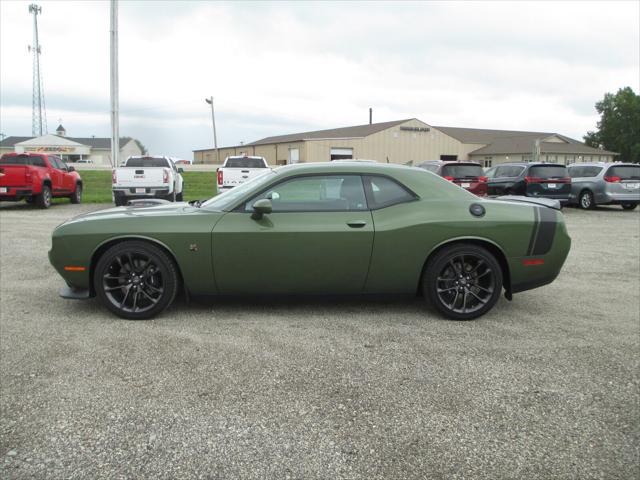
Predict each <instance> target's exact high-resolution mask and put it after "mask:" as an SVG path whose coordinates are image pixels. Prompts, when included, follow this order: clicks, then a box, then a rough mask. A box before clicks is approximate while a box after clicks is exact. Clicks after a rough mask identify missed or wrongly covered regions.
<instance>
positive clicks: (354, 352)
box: [0, 204, 640, 479]
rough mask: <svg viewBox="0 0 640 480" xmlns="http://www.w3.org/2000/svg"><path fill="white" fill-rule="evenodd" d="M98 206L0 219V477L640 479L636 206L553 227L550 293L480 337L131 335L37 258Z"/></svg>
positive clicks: (279, 319)
mask: <svg viewBox="0 0 640 480" xmlns="http://www.w3.org/2000/svg"><path fill="white" fill-rule="evenodd" d="M103 207H104V206H100V205H91V206H86V205H85V206H83V205H79V206H74V205H68V204H63V205H55V206H54V207H52V208H51V209H50V210H48V211H40V210H36V209H33V208H30V207H27V206H25V205H3V206H2V207H0V267H1V277H0V296H1V298H0V308H1V314H0V346H1V354H2V357H1V359H0V386H1V402H0V435H1V437H0V477H2V478H47V479H49V478H54V479H57V478H87V479H98V478H145V477H146V478H206V479H230V478H242V479H252V478H261V479H263V478H278V479H280V478H305V479H309V478H327V479H334V478H367V479H373V478H380V479H396V478H398V479H400V478H401V479H409V478H491V479H500V478H551V477H554V478H579V479H585V478H606V479H613V478H621V479H630V478H638V477H640V467H639V464H640V455H639V452H640V448H639V447H640V425H639V422H640V421H639V419H640V406H639V405H640V404H639V398H640V389H639V383H640V382H639V379H640V365H639V361H638V360H639V358H640V355H639V343H640V341H639V338H640V320H639V318H640V239H639V235H640V211H634V212H623V211H622V210H621V209H620V208H619V207H611V208H600V209H598V210H597V211H590V212H583V211H578V210H575V209H568V210H565V215H566V219H567V223H568V227H569V231H570V234H571V236H572V238H573V248H572V251H571V254H570V256H569V259H568V261H567V264H566V265H565V268H564V270H563V272H562V274H561V275H560V277H559V278H558V280H557V281H556V282H555V283H553V284H551V285H549V286H546V287H543V288H540V289H537V290H533V291H530V292H526V293H522V294H518V295H515V298H514V301H513V302H511V303H510V302H507V301H505V300H504V299H502V300H501V301H500V302H499V304H498V305H497V307H496V308H495V309H494V310H493V311H492V312H491V313H490V314H488V315H486V316H485V317H483V318H481V319H479V320H476V321H474V322H453V321H447V320H443V319H441V318H439V317H437V316H436V315H435V314H433V313H431V312H430V311H428V310H425V308H424V307H423V304H422V301H421V300H419V299H417V300H413V299H410V300H406V299H335V298H334V299H320V300H319V299H306V300H296V301H291V300H290V299H276V300H273V301H259V300H251V301H244V300H229V299H225V300H221V301H199V302H197V303H192V304H189V305H187V304H185V303H184V302H179V303H178V304H177V305H175V306H174V307H173V308H172V309H170V310H169V311H168V312H166V313H165V314H164V315H163V316H161V317H160V318H157V319H155V320H153V321H148V322H128V321H124V320H119V319H117V318H116V317H114V316H112V315H110V314H109V313H108V312H107V311H106V310H105V309H103V308H101V307H100V306H99V305H98V303H97V301H95V300H91V301H85V302H78V301H71V300H63V299H61V298H59V297H58V295H57V291H58V289H59V287H61V286H62V280H61V278H60V277H59V276H58V275H57V274H56V272H55V271H54V270H53V268H52V267H51V266H50V265H49V263H48V260H47V251H48V249H49V247H50V233H51V230H52V229H53V228H54V227H55V226H56V225H57V224H59V223H61V222H62V221H63V220H64V219H66V218H68V217H70V216H73V215H77V214H79V213H81V212H85V211H89V210H94V209H99V208H103Z"/></svg>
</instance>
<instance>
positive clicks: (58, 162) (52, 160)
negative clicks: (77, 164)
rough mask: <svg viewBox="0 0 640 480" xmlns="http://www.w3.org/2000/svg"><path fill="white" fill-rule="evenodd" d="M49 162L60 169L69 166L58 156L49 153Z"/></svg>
mask: <svg viewBox="0 0 640 480" xmlns="http://www.w3.org/2000/svg"><path fill="white" fill-rule="evenodd" d="M49 162H50V163H51V165H52V166H53V168H57V169H58V170H66V169H67V166H66V165H65V164H64V163H63V162H62V160H60V159H59V158H58V157H54V156H52V155H49Z"/></svg>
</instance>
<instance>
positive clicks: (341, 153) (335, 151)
mask: <svg viewBox="0 0 640 480" xmlns="http://www.w3.org/2000/svg"><path fill="white" fill-rule="evenodd" d="M352 158H353V148H332V149H331V161H334V160H351V159H352Z"/></svg>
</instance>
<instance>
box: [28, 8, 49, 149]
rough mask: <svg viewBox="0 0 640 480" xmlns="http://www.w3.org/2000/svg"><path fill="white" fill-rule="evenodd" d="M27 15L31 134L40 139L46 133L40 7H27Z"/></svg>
mask: <svg viewBox="0 0 640 480" xmlns="http://www.w3.org/2000/svg"><path fill="white" fill-rule="evenodd" d="M29 13H32V14H33V45H29V51H30V52H31V53H32V54H33V95H32V98H31V134H32V135H33V136H34V137H35V136H38V137H41V136H42V135H43V134H47V133H49V132H48V131H47V109H46V108H45V105H44V88H43V86H42V75H41V73H40V42H39V40H38V14H42V7H39V6H38V5H36V4H35V3H32V4H31V5H29Z"/></svg>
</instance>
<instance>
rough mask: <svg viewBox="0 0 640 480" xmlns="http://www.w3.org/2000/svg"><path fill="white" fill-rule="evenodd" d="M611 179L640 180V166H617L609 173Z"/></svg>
mask: <svg viewBox="0 0 640 480" xmlns="http://www.w3.org/2000/svg"><path fill="white" fill-rule="evenodd" d="M607 176H609V177H620V179H621V180H640V165H617V166H615V167H611V168H610V169H609V171H608V172H607Z"/></svg>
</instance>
